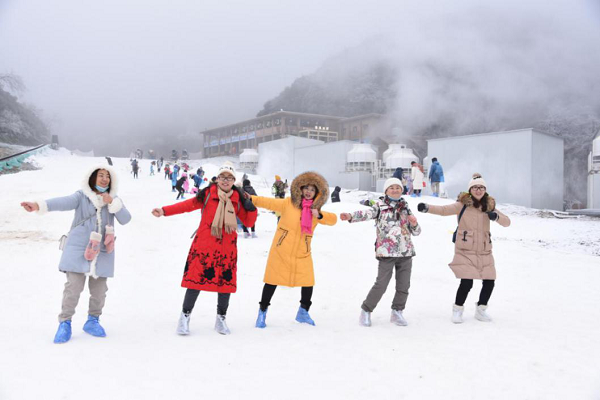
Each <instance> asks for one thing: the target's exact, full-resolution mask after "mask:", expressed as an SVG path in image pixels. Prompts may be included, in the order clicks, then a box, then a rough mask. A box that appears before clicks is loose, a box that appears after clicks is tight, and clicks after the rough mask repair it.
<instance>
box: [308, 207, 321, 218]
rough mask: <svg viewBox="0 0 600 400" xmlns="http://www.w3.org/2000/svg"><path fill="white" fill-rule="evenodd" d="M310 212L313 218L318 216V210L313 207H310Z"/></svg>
mask: <svg viewBox="0 0 600 400" xmlns="http://www.w3.org/2000/svg"><path fill="white" fill-rule="evenodd" d="M310 212H311V213H312V216H313V217H314V218H319V210H315V209H314V208H311V210H310Z"/></svg>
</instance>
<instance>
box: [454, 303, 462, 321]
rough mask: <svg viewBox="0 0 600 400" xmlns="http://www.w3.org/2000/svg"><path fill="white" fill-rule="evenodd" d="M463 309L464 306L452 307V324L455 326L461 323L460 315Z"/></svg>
mask: <svg viewBox="0 0 600 400" xmlns="http://www.w3.org/2000/svg"><path fill="white" fill-rule="evenodd" d="M464 309H465V307H464V306H457V305H456V304H454V305H453V306H452V322H454V323H455V324H462V323H463V319H462V315H463V311H464Z"/></svg>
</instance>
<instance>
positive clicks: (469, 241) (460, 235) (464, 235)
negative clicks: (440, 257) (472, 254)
mask: <svg viewBox="0 0 600 400" xmlns="http://www.w3.org/2000/svg"><path fill="white" fill-rule="evenodd" d="M473 236H474V235H473V231H461V230H459V231H458V232H457V233H456V248H457V249H459V250H473V249H474V248H475V241H474V237H473Z"/></svg>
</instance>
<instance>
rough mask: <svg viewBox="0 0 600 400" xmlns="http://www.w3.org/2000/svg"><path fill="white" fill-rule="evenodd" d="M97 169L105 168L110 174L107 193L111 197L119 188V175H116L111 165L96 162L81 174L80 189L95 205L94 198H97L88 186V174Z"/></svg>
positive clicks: (90, 174)
mask: <svg viewBox="0 0 600 400" xmlns="http://www.w3.org/2000/svg"><path fill="white" fill-rule="evenodd" d="M98 169H105V170H107V171H108V173H109V174H110V190H109V191H108V194H109V195H110V196H111V197H113V198H114V197H116V196H117V193H118V190H119V177H118V176H117V171H116V170H115V169H114V168H113V167H111V166H110V165H105V164H97V165H94V166H93V167H91V168H90V169H88V170H87V172H86V173H85V174H84V175H83V179H82V181H81V190H82V191H83V193H84V194H85V195H86V196H87V197H88V198H89V199H90V200H91V201H92V203H94V204H95V205H96V202H95V199H96V198H98V195H97V194H96V192H94V191H93V190H92V188H90V185H89V183H88V182H89V180H90V176H92V174H93V173H94V171H96V170H98Z"/></svg>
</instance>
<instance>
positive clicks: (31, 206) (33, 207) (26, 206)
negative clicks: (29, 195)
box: [21, 201, 40, 212]
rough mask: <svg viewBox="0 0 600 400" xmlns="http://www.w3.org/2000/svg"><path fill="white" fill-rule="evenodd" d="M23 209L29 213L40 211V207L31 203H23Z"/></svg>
mask: <svg viewBox="0 0 600 400" xmlns="http://www.w3.org/2000/svg"><path fill="white" fill-rule="evenodd" d="M21 207H23V208H24V209H25V211H27V212H33V211H38V210H39V209H40V206H38V204H37V203H33V202H31V201H24V202H22V203H21Z"/></svg>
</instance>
